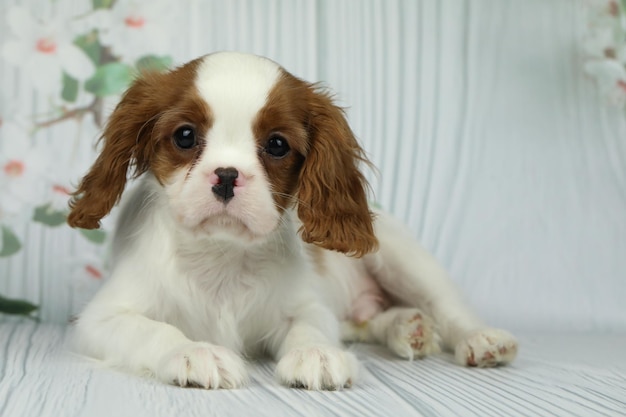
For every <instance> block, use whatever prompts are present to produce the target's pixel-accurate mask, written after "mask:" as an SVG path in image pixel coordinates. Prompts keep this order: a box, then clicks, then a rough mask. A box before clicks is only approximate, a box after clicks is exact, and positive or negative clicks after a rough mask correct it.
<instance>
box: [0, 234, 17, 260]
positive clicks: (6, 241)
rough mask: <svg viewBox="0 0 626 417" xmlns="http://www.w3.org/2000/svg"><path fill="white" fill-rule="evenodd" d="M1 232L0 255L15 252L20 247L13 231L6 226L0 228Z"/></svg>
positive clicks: (3, 255) (8, 254) (4, 255)
mask: <svg viewBox="0 0 626 417" xmlns="http://www.w3.org/2000/svg"><path fill="white" fill-rule="evenodd" d="M0 233H2V246H0V248H1V249H0V257H7V256H11V255H14V254H16V253H17V252H19V251H20V249H22V244H21V243H20V240H19V239H18V238H17V236H15V233H13V231H12V230H11V229H9V228H8V227H6V226H2V227H1V228H0Z"/></svg>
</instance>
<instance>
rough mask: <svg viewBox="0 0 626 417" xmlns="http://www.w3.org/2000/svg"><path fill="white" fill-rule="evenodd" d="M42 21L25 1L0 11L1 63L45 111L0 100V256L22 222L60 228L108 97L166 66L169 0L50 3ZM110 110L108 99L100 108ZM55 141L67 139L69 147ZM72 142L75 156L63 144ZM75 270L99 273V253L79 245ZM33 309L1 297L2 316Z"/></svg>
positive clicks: (14, 244) (21, 233)
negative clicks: (68, 127)
mask: <svg viewBox="0 0 626 417" xmlns="http://www.w3.org/2000/svg"><path fill="white" fill-rule="evenodd" d="M52 3H53V5H54V7H55V9H56V10H58V11H60V13H55V14H54V17H53V18H52V19H49V20H42V19H39V18H36V17H35V16H33V14H32V12H31V10H32V9H29V8H26V7H20V6H13V7H10V8H8V9H7V10H6V11H5V13H4V16H3V17H2V19H3V20H4V21H3V22H2V24H3V25H6V27H8V28H9V36H6V37H4V38H3V41H2V42H1V43H0V59H1V60H3V61H5V62H6V63H8V64H9V66H10V67H12V68H13V69H14V70H15V71H16V72H19V74H20V76H21V77H22V78H23V79H25V81H26V83H28V84H30V86H31V87H32V89H33V91H34V92H35V93H36V94H37V95H38V97H41V98H43V100H44V101H45V103H46V105H45V106H44V107H46V109H45V111H42V112H33V111H32V109H29V108H25V106H22V105H21V103H20V101H19V98H18V100H14V99H8V98H7V97H0V106H1V107H0V195H1V196H2V198H1V199H0V258H6V257H11V256H14V255H16V254H17V253H19V252H21V251H24V250H25V243H26V239H27V236H26V230H27V228H25V227H24V225H27V224H28V223H37V224H39V225H43V226H45V227H47V228H51V229H66V230H64V233H67V229H68V228H67V227H64V225H65V220H66V216H67V213H68V206H67V202H68V197H69V193H70V192H71V190H72V189H73V187H74V185H75V184H76V182H77V181H78V179H79V178H80V176H81V174H82V173H83V172H84V171H85V170H86V168H87V167H88V165H89V163H90V158H85V157H84V152H83V153H82V154H81V153H80V152H79V148H81V147H82V148H85V146H84V142H85V138H92V139H94V140H87V142H90V143H89V145H90V146H93V144H94V143H95V139H96V138H97V136H98V132H99V130H100V129H101V127H102V125H103V122H104V117H105V114H104V113H105V107H106V106H105V104H106V103H107V99H110V98H113V100H114V97H115V96H117V95H118V94H120V93H121V92H122V91H123V90H124V89H125V88H126V87H127V86H128V84H129V82H130V81H131V80H132V78H133V77H134V76H135V75H136V74H137V73H138V72H139V71H142V70H145V69H156V70H161V69H164V68H167V67H169V66H170V65H171V64H172V58H171V57H170V56H169V55H168V53H167V48H168V46H169V44H168V42H166V40H167V37H169V36H171V33H169V32H168V31H167V30H164V28H167V27H168V25H167V24H166V22H165V20H166V19H172V18H173V16H174V15H175V13H176V10H175V7H173V6H175V5H174V2H171V1H163V0H157V1H150V2H141V1H125V0H118V1H114V0H93V1H91V2H83V6H87V9H86V10H85V9H84V8H83V10H82V11H81V12H80V14H76V13H73V11H74V10H76V2H69V1H63V0H60V1H54V2H52ZM108 107H110V105H109V106H108ZM67 122H70V123H73V124H74V125H75V127H76V129H75V135H74V138H62V137H61V138H59V137H53V138H51V136H57V135H51V134H50V131H52V130H53V129H54V128H55V126H57V125H61V124H64V123H67ZM59 141H74V145H73V146H69V147H68V146H67V143H63V144H59V143H58V142H59ZM68 148H69V149H72V148H73V152H69V153H68V152H67V150H68ZM109 229H110V228H106V227H105V228H104V229H101V230H76V231H75V233H78V234H80V235H82V237H83V238H84V239H86V240H87V241H89V242H90V243H92V244H95V245H101V244H103V243H104V242H105V241H106V237H107V233H108V232H109ZM81 258H82V259H81V260H77V261H76V263H77V265H76V266H77V270H79V271H81V274H82V275H83V276H84V279H85V280H90V279H100V278H101V277H102V275H103V273H104V272H103V262H102V260H101V259H102V256H101V255H100V251H98V250H95V249H94V250H93V251H91V252H90V251H85V252H83V256H82V257H81ZM35 309H36V306H35V305H33V304H31V303H27V302H25V301H21V300H11V299H9V298H7V297H3V296H1V295H0V312H3V311H4V312H8V313H17V314H28V313H31V312H32V311H34V310H35Z"/></svg>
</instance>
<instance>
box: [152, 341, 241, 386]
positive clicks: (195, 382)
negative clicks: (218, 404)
mask: <svg viewBox="0 0 626 417" xmlns="http://www.w3.org/2000/svg"><path fill="white" fill-rule="evenodd" d="M157 377H158V378H159V379H160V380H161V381H163V382H166V383H170V384H174V385H180V386H181V387H199V388H205V389H218V388H239V387H241V386H243V385H245V384H246V383H247V381H248V376H247V372H246V367H245V364H244V362H243V360H242V359H241V358H240V357H239V356H238V355H237V354H235V353H234V352H232V351H231V350H229V349H227V348H225V347H222V346H215V345H211V344H209V343H200V342H195V343H190V344H187V345H184V346H182V347H179V348H177V349H174V350H173V351H172V352H170V353H169V354H167V355H166V356H165V358H164V359H163V360H162V361H161V364H160V366H159V369H158V371H157Z"/></svg>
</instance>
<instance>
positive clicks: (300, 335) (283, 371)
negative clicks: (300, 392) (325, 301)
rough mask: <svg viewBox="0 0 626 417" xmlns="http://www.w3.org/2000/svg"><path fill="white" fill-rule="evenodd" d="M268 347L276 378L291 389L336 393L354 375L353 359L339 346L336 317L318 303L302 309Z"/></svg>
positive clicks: (349, 384)
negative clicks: (334, 391) (272, 357)
mask: <svg viewBox="0 0 626 417" xmlns="http://www.w3.org/2000/svg"><path fill="white" fill-rule="evenodd" d="M298 310H299V311H298V312H297V314H295V315H294V316H293V317H292V318H291V320H290V321H289V322H287V323H285V326H284V329H283V330H282V331H281V332H280V333H277V334H276V336H275V340H274V341H273V342H272V343H273V345H274V346H271V348H272V350H273V353H274V355H275V357H276V358H277V359H278V365H277V366H276V377H277V378H278V380H279V381H280V382H281V383H283V384H285V385H287V386H291V387H296V388H305V389H309V390H338V389H342V388H345V387H349V386H351V385H352V382H353V380H354V379H355V378H356V376H357V371H358V362H357V359H356V357H355V356H354V355H353V354H352V353H350V352H347V351H345V350H343V349H342V348H341V347H340V342H339V329H338V323H337V320H336V318H335V316H334V315H333V314H332V313H331V312H330V311H329V310H327V309H326V307H323V306H321V305H319V304H309V305H305V306H301V307H300V308H299V309H298Z"/></svg>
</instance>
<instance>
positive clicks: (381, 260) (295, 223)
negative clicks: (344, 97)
mask: <svg viewBox="0 0 626 417" xmlns="http://www.w3.org/2000/svg"><path fill="white" fill-rule="evenodd" d="M102 138H103V149H102V151H101V153H100V155H99V157H98V158H97V160H96V161H95V163H94V164H93V166H92V167H91V169H90V170H89V172H88V173H87V174H86V176H85V177H84V178H83V179H82V181H81V183H80V185H79V187H78V189H77V190H76V192H75V193H74V195H73V198H72V201H71V202H70V206H71V213H70V215H69V219H68V222H69V224H70V225H71V226H73V227H80V228H85V229H94V228H98V227H99V226H100V220H101V219H102V218H103V217H104V216H106V215H107V214H108V213H109V211H110V210H111V209H112V208H113V206H115V205H116V203H118V201H119V200H120V198H121V196H122V193H123V191H124V188H125V185H126V182H127V177H141V178H140V179H139V180H138V184H137V185H136V187H133V188H132V190H129V192H128V193H126V194H125V196H124V199H123V200H124V201H123V203H122V208H121V211H120V217H119V221H118V223H117V227H116V233H115V237H114V241H113V252H112V264H111V265H112V270H111V277H110V279H109V280H108V281H107V282H106V283H105V285H104V286H103V287H102V289H101V290H100V291H99V292H98V294H96V296H95V297H94V299H93V300H92V301H91V302H90V303H89V304H88V305H87V306H86V308H85V310H84V311H83V312H82V313H81V314H80V316H79V317H78V319H77V322H76V326H75V338H76V348H77V350H78V351H79V352H80V353H83V354H86V355H88V356H91V357H94V358H98V359H100V360H102V361H103V362H104V363H106V364H108V365H111V366H115V367H118V368H122V369H125V370H127V371H131V372H138V373H142V374H148V375H151V376H154V377H155V378H157V379H159V380H161V381H164V382H166V383H172V384H176V385H180V386H194V387H203V388H213V389H215V388H237V387H241V386H243V385H245V384H246V382H247V381H248V377H247V371H246V363H245V361H246V359H245V358H248V357H251V356H254V355H269V356H271V357H272V358H275V360H276V361H277V366H276V371H275V372H276V377H277V379H278V381H280V382H281V383H283V384H285V385H287V386H292V387H303V388H306V389H313V390H318V389H341V388H344V387H348V386H350V385H351V383H352V382H353V380H354V379H355V377H356V375H357V371H358V363H357V360H356V358H355V356H354V355H353V354H352V353H351V352H349V351H346V350H345V349H344V348H343V347H342V341H359V342H371V343H380V344H383V345H385V346H387V347H388V348H389V349H390V350H391V351H392V352H393V353H395V354H396V355H398V356H400V357H403V358H407V359H413V358H421V357H423V356H426V355H429V354H432V353H435V352H438V351H439V350H440V346H441V347H442V348H444V349H447V350H449V351H452V352H453V353H454V355H455V357H456V361H457V362H458V363H459V364H461V365H466V366H479V367H489V366H496V365H503V364H507V363H509V362H510V361H512V360H513V358H514V357H515V354H516V351H517V343H516V341H515V339H514V338H513V336H511V335H510V334H509V333H507V332H505V331H503V330H498V329H492V328H489V327H487V326H485V325H484V324H483V323H482V322H481V321H480V320H479V319H478V318H477V317H476V316H475V315H474V314H473V313H472V312H471V311H470V310H469V308H468V307H467V306H466V305H465V304H464V303H463V301H462V299H461V297H460V296H459V294H458V293H457V290H456V289H455V287H454V286H453V284H452V282H451V281H450V280H449V278H448V277H447V275H446V272H445V271H444V270H443V269H442V268H441V267H440V266H439V265H438V264H437V262H436V261H435V260H434V259H433V258H432V257H431V256H430V255H429V254H428V253H427V252H426V251H425V250H424V249H423V248H422V247H421V246H420V245H419V244H418V243H417V242H416V241H414V240H413V239H412V237H411V236H410V235H409V234H408V233H407V232H406V230H405V227H403V226H402V225H401V224H398V223H397V222H396V221H395V220H394V219H392V218H391V217H390V216H388V215H387V214H385V213H382V212H380V213H379V212H376V213H374V212H372V211H371V209H370V208H369V206H368V203H367V197H366V181H365V178H364V176H363V174H362V173H361V172H360V171H359V164H360V163H363V162H367V161H366V158H365V156H364V152H363V150H362V149H361V147H360V146H359V144H358V143H357V141H356V139H355V137H354V134H353V133H352V131H351V129H350V127H349V126H348V123H347V121H346V119H345V117H344V113H343V111H342V110H341V109H340V108H339V107H337V106H336V105H335V104H334V103H333V100H332V98H331V96H330V94H329V93H328V92H327V91H325V90H324V89H322V88H320V87H319V86H318V85H316V84H310V83H307V82H305V81H303V80H301V79H299V78H296V77H295V76H293V75H292V74H290V73H289V72H287V71H286V70H285V69H283V68H282V67H281V66H279V65H277V64H276V63H274V62H273V61H271V60H269V59H266V58H263V57H259V56H255V55H248V54H241V53H234V52H221V53H215V54H211V55H207V56H204V57H201V58H199V59H196V60H194V61H191V62H189V63H187V64H185V65H183V66H181V67H179V68H177V69H174V70H172V71H170V72H167V73H145V74H142V75H141V76H140V77H139V78H138V79H137V80H136V81H135V82H134V83H133V84H132V85H131V87H130V88H129V89H128V90H127V91H126V93H125V94H124V95H123V97H122V99H121V101H120V103H119V104H118V105H117V107H116V108H115V110H114V112H113V114H112V115H111V117H110V118H109V120H108V123H107V125H106V128H105V130H104V133H103V135H102Z"/></svg>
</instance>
